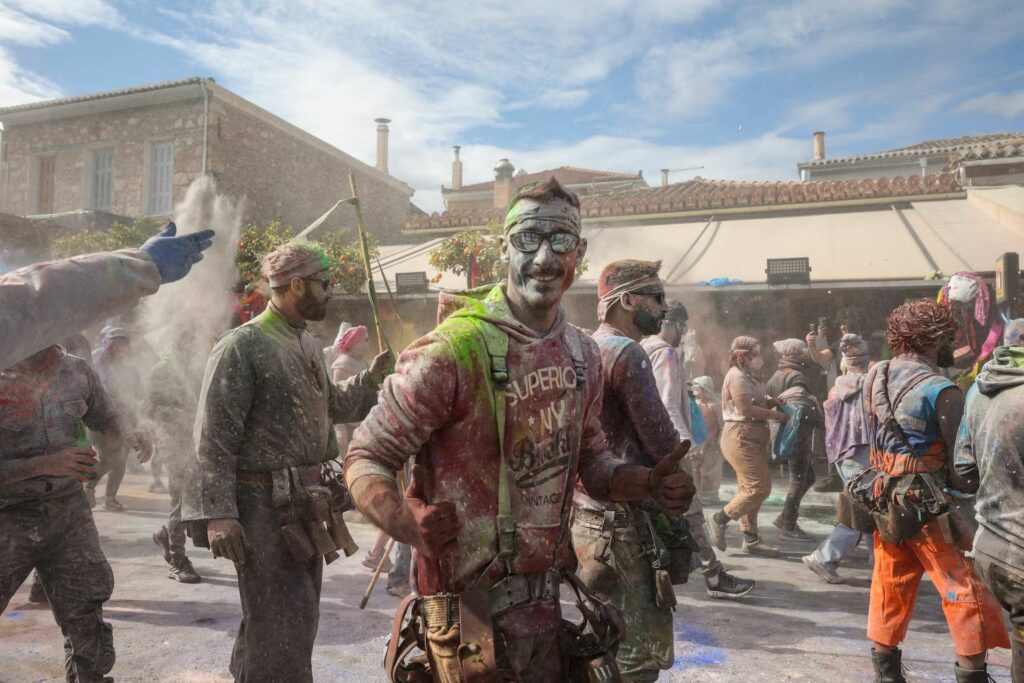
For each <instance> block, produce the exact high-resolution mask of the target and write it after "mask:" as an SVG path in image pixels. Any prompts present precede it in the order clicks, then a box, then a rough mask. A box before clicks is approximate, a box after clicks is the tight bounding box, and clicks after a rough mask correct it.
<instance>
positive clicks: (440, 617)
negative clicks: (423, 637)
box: [420, 569, 562, 626]
mask: <svg viewBox="0 0 1024 683" xmlns="http://www.w3.org/2000/svg"><path fill="white" fill-rule="evenodd" d="M542 574H543V580H542V581H541V585H540V589H539V590H538V591H533V590H532V589H531V583H530V580H531V578H533V577H535V576H536V575H537V574H509V575H508V576H506V577H505V578H503V579H502V580H501V581H499V582H498V583H496V584H494V585H493V586H491V591H490V592H491V615H492V616H498V615H499V614H503V613H505V612H507V611H508V610H510V609H512V608H513V607H517V606H519V605H525V604H527V603H530V602H539V601H540V600H545V599H548V598H554V599H555V600H556V601H557V600H558V592H559V591H558V589H559V584H561V582H562V576H561V574H559V573H558V572H557V571H555V570H554V569H548V570H547V571H545V572H542ZM420 613H421V614H422V615H423V618H424V620H425V621H426V622H427V626H440V625H442V624H443V625H445V626H452V625H455V624H458V623H459V596H458V595H457V594H453V593H443V594H441V595H425V596H423V597H422V598H420Z"/></svg>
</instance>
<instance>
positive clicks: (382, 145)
mask: <svg viewBox="0 0 1024 683" xmlns="http://www.w3.org/2000/svg"><path fill="white" fill-rule="evenodd" d="M374 121H375V122H376V123H377V170H378V171H380V172H381V173H385V174H386V173H387V172H388V124H389V123H391V119H374Z"/></svg>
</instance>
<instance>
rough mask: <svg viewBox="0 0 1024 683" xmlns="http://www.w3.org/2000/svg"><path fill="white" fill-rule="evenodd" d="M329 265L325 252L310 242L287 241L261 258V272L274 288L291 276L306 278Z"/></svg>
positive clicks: (285, 282)
mask: <svg viewBox="0 0 1024 683" xmlns="http://www.w3.org/2000/svg"><path fill="white" fill-rule="evenodd" d="M330 267H331V262H330V261H329V260H328V258H327V254H325V253H324V251H323V250H322V249H320V248H319V247H317V246H314V245H312V244H302V243H297V242H289V243H287V244H283V245H281V246H280V247H278V248H277V249H275V250H274V251H272V252H270V253H269V254H267V255H266V256H265V257H264V258H263V274H264V275H266V276H267V280H269V281H270V286H271V287H275V288H276V287H284V286H285V285H287V284H288V283H289V282H291V280H292V278H295V277H299V278H306V277H309V276H310V275H316V274H317V273H320V272H323V271H325V270H328V269H329V268H330Z"/></svg>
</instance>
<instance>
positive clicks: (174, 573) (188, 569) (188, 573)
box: [167, 557, 203, 583]
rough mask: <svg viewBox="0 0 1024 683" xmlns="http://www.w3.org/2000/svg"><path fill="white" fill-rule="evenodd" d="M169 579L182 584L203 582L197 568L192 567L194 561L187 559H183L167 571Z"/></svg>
mask: <svg viewBox="0 0 1024 683" xmlns="http://www.w3.org/2000/svg"><path fill="white" fill-rule="evenodd" d="M167 578H168V579H174V580H175V581H180V582H181V583H199V582H200V581H202V580H203V579H202V577H200V576H199V574H197V573H196V570H195V568H194V567H193V566H192V561H191V560H190V559H188V558H187V557H183V558H181V559H180V560H178V561H177V562H175V563H173V564H172V565H171V566H170V568H169V569H168V570H167Z"/></svg>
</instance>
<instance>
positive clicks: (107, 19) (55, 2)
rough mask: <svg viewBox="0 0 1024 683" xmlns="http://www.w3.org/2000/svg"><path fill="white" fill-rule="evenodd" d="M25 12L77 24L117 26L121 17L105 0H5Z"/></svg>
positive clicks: (56, 21)
mask: <svg viewBox="0 0 1024 683" xmlns="http://www.w3.org/2000/svg"><path fill="white" fill-rule="evenodd" d="M5 3H6V4H8V5H10V6H11V7H15V8H17V9H19V10H21V11H22V12H24V13H25V14H31V15H32V16H34V17H38V18H39V19H42V20H44V21H50V22H53V23H57V24H72V25H76V26H93V25H99V26H108V27H113V26H117V25H118V24H119V23H120V22H121V17H120V15H119V14H118V11H117V9H116V8H114V7H113V6H112V5H110V4H109V3H107V2H104V0H5Z"/></svg>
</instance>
